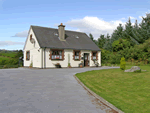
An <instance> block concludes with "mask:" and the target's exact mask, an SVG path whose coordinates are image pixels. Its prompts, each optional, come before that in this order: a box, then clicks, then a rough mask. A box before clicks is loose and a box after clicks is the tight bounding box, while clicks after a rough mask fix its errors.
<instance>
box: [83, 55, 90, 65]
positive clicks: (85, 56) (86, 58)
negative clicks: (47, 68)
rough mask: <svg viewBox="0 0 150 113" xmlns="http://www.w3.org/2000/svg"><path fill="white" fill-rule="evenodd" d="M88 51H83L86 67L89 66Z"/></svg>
mask: <svg viewBox="0 0 150 113" xmlns="http://www.w3.org/2000/svg"><path fill="white" fill-rule="evenodd" d="M89 59H90V58H89V53H84V66H85V67H88V66H89Z"/></svg>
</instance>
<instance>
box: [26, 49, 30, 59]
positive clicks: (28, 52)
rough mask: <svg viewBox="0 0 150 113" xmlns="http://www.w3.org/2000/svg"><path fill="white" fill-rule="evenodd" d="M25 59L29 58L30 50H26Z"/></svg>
mask: <svg viewBox="0 0 150 113" xmlns="http://www.w3.org/2000/svg"><path fill="white" fill-rule="evenodd" d="M26 60H30V51H26Z"/></svg>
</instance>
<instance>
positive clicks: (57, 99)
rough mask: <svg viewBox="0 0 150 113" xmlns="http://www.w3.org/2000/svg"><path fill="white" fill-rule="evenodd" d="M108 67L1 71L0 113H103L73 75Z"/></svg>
mask: <svg viewBox="0 0 150 113" xmlns="http://www.w3.org/2000/svg"><path fill="white" fill-rule="evenodd" d="M109 68H111V67H109ZM109 68H108V67H98V68H66V69H25V68H17V69H0V113H106V111H109V110H110V108H109V107H106V106H104V105H102V103H100V102H99V105H100V104H101V105H100V106H101V107H100V106H97V104H94V103H93V102H94V101H95V98H94V97H93V96H90V95H88V93H87V91H86V90H85V89H84V88H83V87H82V86H81V85H80V84H78V83H77V81H76V80H75V78H74V77H73V75H74V74H76V73H80V72H85V71H89V70H99V69H109ZM113 68H115V67H113ZM116 68H118V67H116ZM92 101H93V102H92Z"/></svg>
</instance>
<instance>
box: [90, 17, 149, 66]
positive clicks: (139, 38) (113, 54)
mask: <svg viewBox="0 0 150 113" xmlns="http://www.w3.org/2000/svg"><path fill="white" fill-rule="evenodd" d="M142 18H143V19H142V22H141V23H139V24H138V22H137V20H136V21H135V25H134V26H132V23H131V20H130V18H129V19H128V21H127V22H126V24H125V28H124V29H123V26H122V24H119V26H118V27H117V28H116V29H115V30H114V32H113V33H112V35H111V36H109V34H107V36H104V35H103V34H101V35H100V37H99V38H98V39H97V40H94V38H93V35H92V34H89V37H90V38H91V39H92V40H93V42H94V43H95V44H96V45H97V46H98V47H99V48H100V49H101V55H102V57H101V61H102V64H104V63H111V64H119V63H120V59H121V57H124V58H125V60H126V61H136V62H139V61H144V62H146V63H150V14H146V17H145V18H144V17H142Z"/></svg>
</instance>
